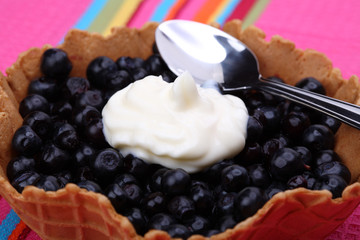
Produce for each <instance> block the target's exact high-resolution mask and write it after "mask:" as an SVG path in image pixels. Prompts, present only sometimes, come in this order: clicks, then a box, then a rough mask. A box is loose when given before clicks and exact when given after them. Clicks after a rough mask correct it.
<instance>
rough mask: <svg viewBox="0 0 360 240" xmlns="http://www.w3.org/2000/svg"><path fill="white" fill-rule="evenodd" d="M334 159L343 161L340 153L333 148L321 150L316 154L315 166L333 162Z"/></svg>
mask: <svg viewBox="0 0 360 240" xmlns="http://www.w3.org/2000/svg"><path fill="white" fill-rule="evenodd" d="M333 161H334V162H341V159H340V157H339V155H338V154H337V153H336V152H334V151H333V150H331V149H328V150H322V151H319V152H317V153H316V154H315V156H314V165H315V167H316V166H319V165H321V164H323V163H327V162H333Z"/></svg>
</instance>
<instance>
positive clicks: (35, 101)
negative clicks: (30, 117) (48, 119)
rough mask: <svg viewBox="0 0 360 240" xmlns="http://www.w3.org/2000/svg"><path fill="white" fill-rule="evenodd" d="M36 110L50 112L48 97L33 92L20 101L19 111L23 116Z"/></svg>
mask: <svg viewBox="0 0 360 240" xmlns="http://www.w3.org/2000/svg"><path fill="white" fill-rule="evenodd" d="M34 111H40V112H45V113H49V112H50V105H49V102H48V101H47V100H46V98H44V97H43V96H41V95H38V94H31V95H28V96H26V97H25V98H24V99H23V100H22V101H21V102H20V105H19V113H20V115H21V116H22V117H25V116H26V115H27V114H29V113H31V112H34Z"/></svg>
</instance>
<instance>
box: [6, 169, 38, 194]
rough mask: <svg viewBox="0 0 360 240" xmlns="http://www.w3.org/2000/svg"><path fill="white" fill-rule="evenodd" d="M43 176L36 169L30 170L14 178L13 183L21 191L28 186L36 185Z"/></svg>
mask: <svg viewBox="0 0 360 240" xmlns="http://www.w3.org/2000/svg"><path fill="white" fill-rule="evenodd" d="M40 178H41V176H40V174H38V173H37V172H35V171H32V170H29V171H26V172H23V173H21V174H19V175H18V176H17V177H15V178H14V180H12V182H11V185H12V186H13V187H14V188H15V189H16V190H17V191H18V192H19V193H21V192H22V191H23V190H24V188H25V187H26V186H30V185H36V183H37V182H38V181H39V180H40Z"/></svg>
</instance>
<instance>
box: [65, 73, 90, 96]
mask: <svg viewBox="0 0 360 240" xmlns="http://www.w3.org/2000/svg"><path fill="white" fill-rule="evenodd" d="M89 88H90V83H89V81H88V80H87V79H86V78H82V77H70V78H68V79H67V80H66V82H65V85H64V87H63V95H64V97H65V98H67V99H70V98H72V97H75V96H76V95H79V94H81V93H84V92H86V91H87V90H88V89H89Z"/></svg>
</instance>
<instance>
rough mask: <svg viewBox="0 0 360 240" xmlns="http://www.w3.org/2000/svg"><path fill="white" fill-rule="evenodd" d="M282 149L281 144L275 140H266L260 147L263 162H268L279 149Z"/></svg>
mask: <svg viewBox="0 0 360 240" xmlns="http://www.w3.org/2000/svg"><path fill="white" fill-rule="evenodd" d="M284 147H285V146H284V145H283V143H282V142H281V141H280V140H279V139H277V138H270V139H268V140H266V141H265V142H264V143H263V145H262V153H263V154H264V158H265V160H266V161H268V160H270V159H271V158H272V157H273V155H274V154H275V153H276V152H277V151H278V150H279V149H282V148H284Z"/></svg>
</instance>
